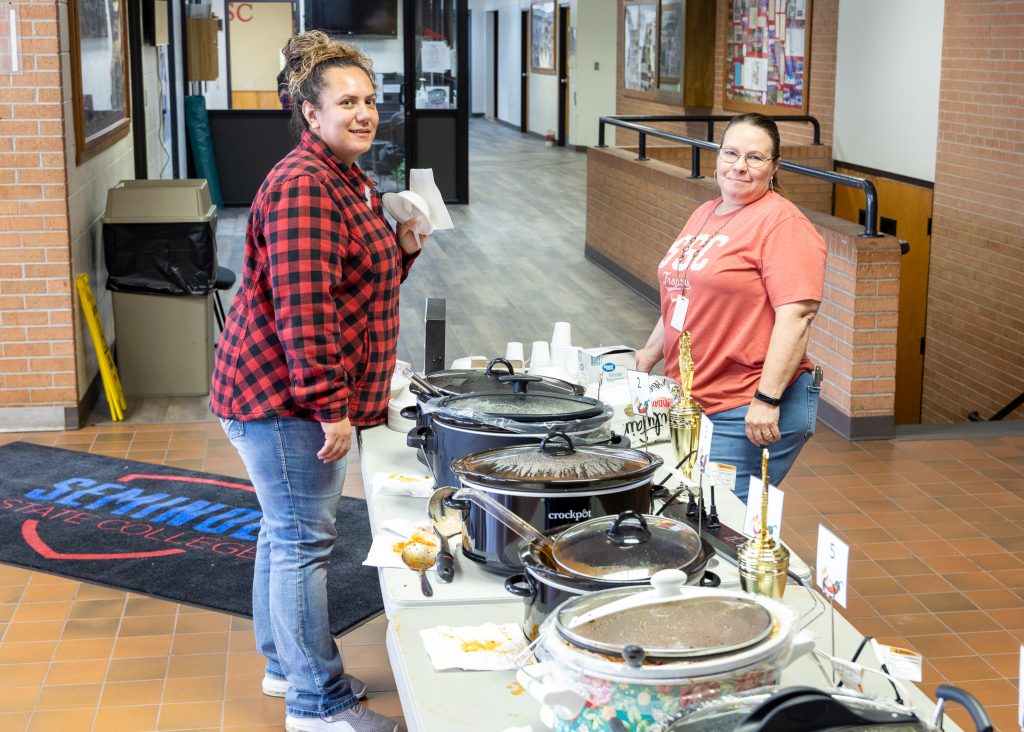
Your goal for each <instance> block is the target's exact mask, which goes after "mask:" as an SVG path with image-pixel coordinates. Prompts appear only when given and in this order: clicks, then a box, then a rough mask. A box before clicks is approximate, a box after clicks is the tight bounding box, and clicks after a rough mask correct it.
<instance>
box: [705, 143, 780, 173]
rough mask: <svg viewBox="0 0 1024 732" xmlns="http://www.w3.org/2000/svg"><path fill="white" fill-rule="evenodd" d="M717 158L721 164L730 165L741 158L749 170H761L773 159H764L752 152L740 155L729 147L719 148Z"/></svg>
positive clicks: (759, 154)
mask: <svg viewBox="0 0 1024 732" xmlns="http://www.w3.org/2000/svg"><path fill="white" fill-rule="evenodd" d="M718 157H719V158H720V159H721V160H722V161H723V162H726V163H729V164H730V165H732V164H733V163H735V162H736V161H737V160H739V159H740V158H743V159H744V160H745V161H746V162H747V165H749V166H750V167H751V168H763V167H764V166H765V164H766V163H767V162H768V161H770V160H774V159H775V158H766V157H765V156H764V155H762V154H761V153H758V152H752V153H747V154H746V155H742V154H740V153H738V152H736V151H735V150H733V149H732V148H729V147H723V148H721V149H720V150H719V151H718Z"/></svg>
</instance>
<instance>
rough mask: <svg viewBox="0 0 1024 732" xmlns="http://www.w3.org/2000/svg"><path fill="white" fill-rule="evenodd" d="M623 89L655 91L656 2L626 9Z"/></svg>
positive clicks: (637, 3) (627, 6) (656, 47)
mask: <svg viewBox="0 0 1024 732" xmlns="http://www.w3.org/2000/svg"><path fill="white" fill-rule="evenodd" d="M625 14H626V17H625V44H624V45H625V55H626V58H625V64H624V68H625V80H624V83H625V86H626V89H633V90H635V91H650V90H652V89H654V84H655V79H656V72H657V66H656V63H657V60H658V58H657V50H658V45H657V43H658V35H657V31H658V6H657V4H656V3H655V2H632V3H629V2H627V3H626V5H625Z"/></svg>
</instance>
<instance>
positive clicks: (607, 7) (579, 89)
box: [569, 0, 617, 146]
mask: <svg viewBox="0 0 1024 732" xmlns="http://www.w3.org/2000/svg"><path fill="white" fill-rule="evenodd" d="M616 7H617V5H616V0H573V3H572V9H571V11H570V16H569V17H570V22H571V24H572V25H573V26H575V28H576V53H575V55H574V56H572V57H570V59H569V61H570V63H571V66H570V69H569V74H570V76H569V97H570V102H571V104H572V106H571V108H570V111H569V143H570V144H572V145H582V146H590V145H596V144H597V120H598V118H599V117H603V116H606V115H611V114H615V62H616V60H617V58H616V43H617V38H616V30H615V29H616V24H615V12H616ZM595 64H596V65H597V67H598V68H596V69H595V68H594V66H595ZM609 129H610V128H609Z"/></svg>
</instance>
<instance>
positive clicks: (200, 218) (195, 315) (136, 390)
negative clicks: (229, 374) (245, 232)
mask: <svg viewBox="0 0 1024 732" xmlns="http://www.w3.org/2000/svg"><path fill="white" fill-rule="evenodd" d="M216 212H217V209H216V207H215V206H214V205H213V204H212V203H211V201H210V193H209V187H208V186H207V183H206V181H205V180H203V179H189V180H125V181H121V182H120V183H118V184H117V185H116V186H115V187H113V188H111V189H110V190H109V191H108V192H107V208H106V211H105V213H104V215H103V217H102V219H101V222H102V224H103V249H104V260H105V262H106V264H107V271H108V278H107V289H108V290H112V291H113V301H114V303H113V304H114V331H115V344H116V346H115V350H116V354H117V370H118V374H119V375H120V378H121V385H122V386H123V388H124V393H125V395H126V396H186V395H201V394H208V393H209V391H210V377H211V375H212V373H213V348H214V342H215V333H214V325H213V315H212V302H211V297H213V291H214V286H213V285H214V282H215V281H216V277H217V258H216V243H215V238H214V233H215V230H216V222H217V215H216Z"/></svg>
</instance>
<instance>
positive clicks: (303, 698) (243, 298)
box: [210, 31, 420, 732]
mask: <svg viewBox="0 0 1024 732" xmlns="http://www.w3.org/2000/svg"><path fill="white" fill-rule="evenodd" d="M284 55H285V60H286V64H287V66H286V68H287V69H288V81H289V84H288V90H289V95H290V97H291V99H292V100H293V108H292V113H293V124H294V125H296V126H297V127H298V128H299V129H300V130H301V140H300V141H299V144H298V145H297V146H296V147H295V149H294V150H292V151H291V152H290V153H288V155H286V156H285V157H284V159H282V160H281V162H279V163H278V164H277V165H276V166H275V167H274V169H273V170H271V171H270V173H269V174H268V175H267V178H266V180H265V181H264V182H263V185H262V186H261V188H260V190H259V192H258V193H257V195H256V199H255V200H254V201H253V204H252V210H251V211H250V216H249V222H248V226H247V229H246V241H245V264H244V267H243V270H242V283H241V287H240V288H239V290H238V295H237V296H236V298H235V301H234V303H233V304H232V307H231V313H230V315H229V316H228V320H227V323H226V325H225V328H224V333H223V334H222V335H221V339H220V343H219V345H218V347H217V362H216V368H215V371H214V375H213V386H212V390H211V393H210V403H211V409H212V410H213V413H214V414H215V415H217V416H218V417H220V418H221V422H222V424H223V426H224V430H225V432H226V433H227V435H228V438H229V439H230V440H231V443H232V444H233V445H234V446H235V448H236V449H237V450H238V452H239V454H240V455H241V457H242V460H243V462H244V463H245V466H246V470H247V471H248V473H249V476H250V478H251V479H252V482H253V485H254V486H255V488H256V495H257V497H258V498H259V501H260V507H261V509H262V511H263V522H262V526H261V528H260V534H259V539H258V541H257V549H256V567H255V577H254V582H253V624H254V628H255V633H256V641H257V645H258V648H259V650H260V652H261V653H262V654H263V655H264V656H265V657H266V659H267V665H266V670H265V675H264V680H263V690H264V692H265V693H267V694H270V695H272V696H284V697H285V708H286V718H285V726H286V728H287V729H288V730H292V731H303V732H304V731H306V730H340V731H342V732H391V731H392V730H394V729H396V728H397V727H396V725H395V724H394V722H393V721H392V720H390V719H388V718H387V717H384V716H382V715H379V714H376V713H374V712H371V711H369V710H367V709H366V708H365V707H363V706H362V705H360V704H359V703H358V701H357V699H358V698H359V697H361V696H363V695H364V694H365V690H366V685H365V684H364V683H363V682H361V681H359V680H358V679H355V678H354V677H351V676H348V675H347V674H345V673H344V670H343V666H342V660H341V655H340V653H339V652H338V648H337V646H336V644H335V642H334V639H333V638H332V637H331V634H330V629H329V625H328V617H327V589H326V580H327V566H328V561H329V559H330V555H331V551H332V548H333V546H334V542H335V540H336V538H337V532H336V530H335V518H336V515H335V514H336V512H337V508H338V504H339V501H340V497H341V489H342V483H343V481H344V475H345V456H346V454H347V453H348V450H349V446H350V444H351V440H352V426H353V425H355V426H369V425H374V424H379V423H381V422H383V421H385V420H386V417H387V400H388V396H389V390H390V382H391V375H392V372H393V371H394V367H395V352H396V347H397V340H398V290H399V285H400V284H401V282H402V280H404V279H405V276H406V275H407V274H408V271H409V266H410V265H411V264H412V262H413V260H414V259H415V258H416V255H417V254H418V253H419V249H420V243H419V242H417V240H416V238H415V236H414V234H413V232H412V226H413V224H412V223H411V222H410V223H408V224H406V225H400V226H399V227H398V231H397V233H396V232H395V231H393V230H392V229H391V228H390V227H389V226H388V224H387V222H386V221H385V219H384V215H383V211H382V209H381V204H380V199H379V197H378V195H377V192H376V190H375V189H374V184H373V183H372V182H371V181H370V180H369V178H367V177H366V175H365V174H364V173H363V171H362V170H361V169H360V168H359V166H358V165H357V164H356V159H357V158H358V157H359V155H361V154H363V153H365V152H367V151H368V150H369V149H370V145H371V143H372V142H373V138H374V135H375V133H376V131H377V109H376V89H375V86H374V74H373V67H372V66H371V62H370V59H369V58H367V57H366V56H365V55H364V54H363V53H362V52H360V51H359V50H357V49H355V48H353V47H351V46H349V45H347V44H345V43H342V42H340V41H333V40H331V39H330V38H328V36H327V35H325V34H324V33H322V32H319V31H312V32H308V33H303V34H300V35H297V36H294V37H293V38H291V39H290V40H289V41H288V44H287V45H286V46H285V48H284ZM253 143H254V144H259V141H258V140H254V141H253ZM366 590H367V591H372V590H373V588H366ZM351 591H352V592H360V591H361V589H360V588H351Z"/></svg>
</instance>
